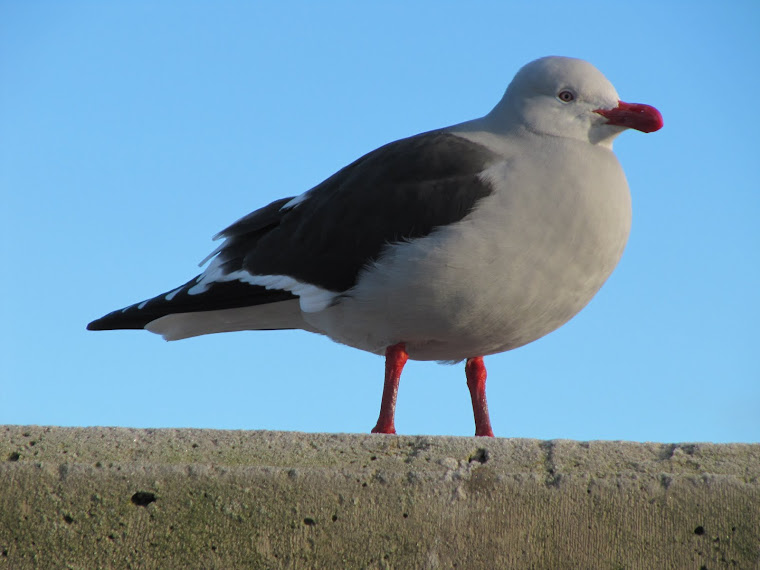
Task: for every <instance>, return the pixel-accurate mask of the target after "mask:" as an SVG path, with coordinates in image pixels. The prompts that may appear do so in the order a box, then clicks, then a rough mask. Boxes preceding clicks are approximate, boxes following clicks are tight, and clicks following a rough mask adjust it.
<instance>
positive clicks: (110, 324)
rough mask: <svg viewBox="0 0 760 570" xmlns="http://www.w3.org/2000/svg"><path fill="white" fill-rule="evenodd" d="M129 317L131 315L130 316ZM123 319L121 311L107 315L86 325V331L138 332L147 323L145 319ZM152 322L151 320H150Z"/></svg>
mask: <svg viewBox="0 0 760 570" xmlns="http://www.w3.org/2000/svg"><path fill="white" fill-rule="evenodd" d="M130 316H131V315H130ZM130 316H128V317H127V318H124V316H123V312H122V311H121V310H119V311H114V312H113V313H108V314H107V315H105V316H103V317H100V318H99V319H95V320H94V321H92V322H91V323H89V324H88V325H87V330H88V331H115V330H129V329H132V330H139V329H143V328H145V325H146V324H147V322H150V320H148V321H147V322H146V321H145V319H136V318H134V317H132V318H129V317H130ZM151 320H152V319H151Z"/></svg>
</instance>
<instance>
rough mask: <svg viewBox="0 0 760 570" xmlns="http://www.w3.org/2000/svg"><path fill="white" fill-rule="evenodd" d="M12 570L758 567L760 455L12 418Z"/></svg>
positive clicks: (6, 446) (0, 429) (5, 476)
mask: <svg viewBox="0 0 760 570" xmlns="http://www.w3.org/2000/svg"><path fill="white" fill-rule="evenodd" d="M0 489H2V493H0V568H13V569H16V568H77V569H78V568H82V569H85V568H87V569H90V568H330V569H332V568H466V569H470V568H552V569H563V568H572V569H579V568H582V569H585V568H589V569H591V568H594V569H595V568H602V569H607V568H610V569H628V568H630V569H638V568H643V569H669V568H678V569H680V568H684V569H694V570H698V569H708V570H713V569H715V568H737V569H753V568H760V445H746V444H730V445H714V444H702V443H695V444H660V443H644V444H641V443H628V442H576V441H565V440H559V441H537V440H523V439H489V438H454V437H405V436H399V437H396V436H370V435H349V434H334V435H330V434H303V433H286V432H263V431H209V430H190V429H183V430H174V429H162V430H138V429H121V428H55V427H38V426H0Z"/></svg>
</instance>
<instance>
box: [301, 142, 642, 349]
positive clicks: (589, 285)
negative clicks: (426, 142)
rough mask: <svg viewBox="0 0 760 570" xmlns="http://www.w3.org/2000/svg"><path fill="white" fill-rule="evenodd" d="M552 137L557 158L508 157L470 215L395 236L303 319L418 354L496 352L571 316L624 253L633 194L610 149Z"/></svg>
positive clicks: (364, 343) (337, 336)
mask: <svg viewBox="0 0 760 570" xmlns="http://www.w3.org/2000/svg"><path fill="white" fill-rule="evenodd" d="M550 144H553V145H555V146H560V147H562V148H561V149H560V150H561V151H562V152H558V149H557V148H554V149H553V152H552V153H551V156H554V157H557V160H558V161H559V160H561V161H563V163H562V164H553V165H552V167H551V168H536V164H535V161H533V160H531V158H532V157H530V156H528V157H521V156H514V157H510V158H508V159H506V160H505V162H504V163H500V164H499V165H497V166H496V167H493V168H492V169H490V170H491V172H490V175H489V177H490V178H491V179H492V180H493V181H495V182H494V186H495V191H494V193H493V194H492V195H491V196H489V197H487V198H484V199H483V200H481V202H479V203H478V205H477V207H476V209H475V210H474V211H473V212H472V213H471V214H470V215H468V216H467V217H466V218H464V219H463V220H462V221H460V222H457V223H456V224H452V225H451V226H448V227H445V228H439V229H438V230H436V231H435V232H433V233H432V234H431V235H429V236H427V237H425V238H422V239H418V240H415V241H413V242H411V243H404V244H401V245H394V246H393V248H392V249H391V250H390V251H389V252H388V254H386V255H384V256H382V257H381V259H380V260H379V261H378V262H377V263H375V264H374V265H373V266H372V267H370V268H368V269H367V270H365V271H364V272H363V274H362V275H361V276H360V279H359V281H358V282H357V285H356V287H354V289H352V290H351V291H350V292H349V295H348V296H346V297H344V298H342V299H341V300H340V302H338V303H337V304H336V305H334V306H332V307H330V308H328V309H326V310H323V311H320V312H317V313H304V315H303V316H304V319H305V320H306V321H307V322H309V323H310V324H311V325H313V326H314V327H316V328H318V329H320V330H322V331H324V332H325V334H327V335H328V336H330V337H331V338H333V339H334V340H336V341H338V342H341V343H344V344H348V345H350V346H354V347H356V348H359V349H362V350H367V351H370V352H375V353H383V352H384V350H385V348H386V347H387V346H389V345H392V344H395V343H398V342H405V343H406V345H407V351H408V352H409V355H410V357H411V358H413V359H416V360H460V359H463V358H468V357H472V356H482V355H487V354H493V353H497V352H503V351H505V350H510V349H513V348H517V347H519V346H522V345H524V344H527V343H529V342H531V341H534V340H536V339H538V338H540V337H542V336H544V335H545V334H547V333H549V332H551V331H553V330H555V329H556V328H558V327H559V326H561V325H562V324H564V323H565V322H567V321H568V320H569V319H570V318H571V317H573V316H574V315H575V314H576V313H577V312H578V311H580V310H581V309H582V308H583V307H584V306H585V305H586V304H587V303H588V302H589V301H590V300H591V298H592V297H593V296H594V294H595V293H596V292H597V291H598V290H599V288H600V287H601V286H602V284H603V283H604V281H605V280H606V279H607V278H608V277H609V275H610V274H611V273H612V270H613V269H614V268H615V266H616V265H617V263H618V261H619V260H620V257H621V255H622V252H623V248H624V247H625V243H626V240H627V238H628V232H629V229H630V218H631V209H630V195H629V193H628V185H627V183H626V181H625V176H624V175H623V172H622V170H621V169H620V166H619V164H618V162H617V159H616V158H615V157H614V155H613V154H612V152H611V151H608V150H606V149H598V151H599V155H598V156H594V157H593V158H594V160H593V164H594V168H593V169H590V168H589V167H588V166H587V165H585V164H583V163H582V162H581V155H580V154H579V153H577V152H576V149H575V147H574V146H573V145H574V144H575V145H576V146H577V143H569V142H568V143H565V142H563V141H550ZM563 145H564V146H567V148H564V146H563ZM524 146H528V148H529V145H524ZM583 156H585V157H586V158H588V149H587V148H586V149H585V154H583ZM554 172H561V173H562V177H561V178H557V176H556V175H554V174H552V173H554Z"/></svg>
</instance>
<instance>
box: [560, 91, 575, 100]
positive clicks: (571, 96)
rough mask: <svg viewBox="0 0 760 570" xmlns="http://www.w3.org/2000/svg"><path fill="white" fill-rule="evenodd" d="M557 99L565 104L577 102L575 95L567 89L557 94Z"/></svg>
mask: <svg viewBox="0 0 760 570" xmlns="http://www.w3.org/2000/svg"><path fill="white" fill-rule="evenodd" d="M557 98H558V99H559V100H560V101H562V102H563V103H569V102H570V101H573V100H575V93H573V92H572V91H569V90H567V89H563V90H562V91H560V92H559V93H558V94H557Z"/></svg>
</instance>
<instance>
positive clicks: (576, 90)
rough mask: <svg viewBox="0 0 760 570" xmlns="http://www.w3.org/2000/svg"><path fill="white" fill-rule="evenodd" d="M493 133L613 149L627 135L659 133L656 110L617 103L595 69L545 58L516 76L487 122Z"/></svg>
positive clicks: (659, 118)
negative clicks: (522, 132) (519, 131)
mask: <svg viewBox="0 0 760 570" xmlns="http://www.w3.org/2000/svg"><path fill="white" fill-rule="evenodd" d="M487 118H488V119H489V120H490V121H491V122H492V124H493V125H494V128H496V129H499V127H502V128H507V129H515V128H525V129H527V130H528V131H531V132H534V133H537V134H540V135H546V136H555V137H564V138H572V139H578V140H583V141H587V142H591V143H592V144H600V145H604V146H610V147H611V146H612V140H613V139H614V138H615V137H616V136H617V135H618V134H620V133H621V132H622V131H624V130H625V129H629V128H630V129H636V130H639V131H642V132H645V133H650V132H653V131H656V130H658V129H660V128H662V125H663V122H662V115H660V112H659V111H657V109H655V108H654V107H650V106H649V105H643V104H638V103H625V102H622V101H620V98H619V97H618V94H617V91H616V90H615V88H614V87H613V86H612V84H611V83H610V82H609V81H608V80H607V78H606V77H605V76H604V75H603V74H602V73H601V72H600V71H599V70H598V69H597V68H596V67H594V66H593V65H591V64H590V63H588V62H587V61H583V60H581V59H574V58H569V57H558V56H551V57H544V58H541V59H537V60H535V61H532V62H531V63H529V64H527V65H525V66H524V67H523V68H522V69H520V71H518V73H517V75H515V78H514V79H513V80H512V82H511V83H510V84H509V87H507V91H506V93H505V94H504V97H503V98H502V100H501V101H500V102H499V104H498V105H496V107H495V108H494V109H493V111H491V113H489V115H488V117H487Z"/></svg>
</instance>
